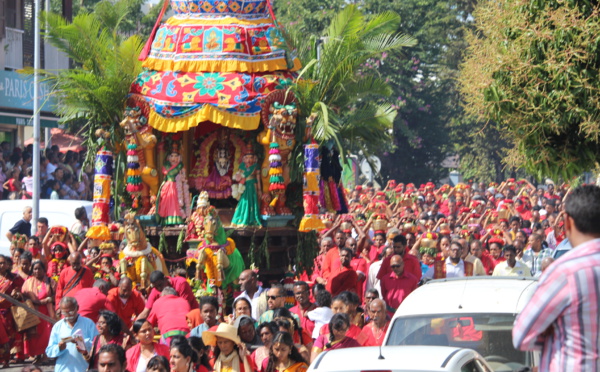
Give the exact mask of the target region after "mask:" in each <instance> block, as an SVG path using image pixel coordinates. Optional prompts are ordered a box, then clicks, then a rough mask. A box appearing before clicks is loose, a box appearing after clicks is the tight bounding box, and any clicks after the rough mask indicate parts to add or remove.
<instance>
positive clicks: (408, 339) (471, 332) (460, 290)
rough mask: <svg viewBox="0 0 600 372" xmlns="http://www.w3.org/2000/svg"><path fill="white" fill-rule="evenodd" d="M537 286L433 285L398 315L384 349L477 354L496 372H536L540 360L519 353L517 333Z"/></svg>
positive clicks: (485, 280) (485, 281) (500, 281)
mask: <svg viewBox="0 0 600 372" xmlns="http://www.w3.org/2000/svg"><path fill="white" fill-rule="evenodd" d="M536 284H537V280H536V279H533V278H523V277H481V276H477V277H468V278H453V279H440V280H432V281H429V282H427V283H426V284H424V285H422V286H421V287H419V288H417V289H416V290H415V291H414V292H412V293H411V294H410V295H409V296H408V297H407V298H406V299H405V300H404V301H403V302H402V304H401V305H400V307H399V308H398V310H396V313H395V314H394V316H393V318H392V321H391V324H390V327H389V328H388V332H387V334H386V336H385V340H384V342H383V345H386V346H392V345H435V346H451V347H458V348H468V349H473V350H476V351H477V352H478V353H479V354H481V355H482V356H483V357H484V358H485V360H486V361H487V362H488V363H489V365H490V366H491V367H492V368H493V369H494V371H497V372H498V371H513V370H518V369H521V368H523V367H526V366H527V367H533V366H535V365H537V364H538V363H537V362H538V358H539V354H534V353H530V352H523V351H518V350H515V349H514V347H513V344H512V329H513V324H514V322H515V317H516V316H517V314H518V313H519V312H521V310H522V309H523V308H524V307H525V305H526V304H527V303H528V302H529V300H530V299H531V297H532V296H533V293H534V292H535V289H536V287H537V286H536Z"/></svg>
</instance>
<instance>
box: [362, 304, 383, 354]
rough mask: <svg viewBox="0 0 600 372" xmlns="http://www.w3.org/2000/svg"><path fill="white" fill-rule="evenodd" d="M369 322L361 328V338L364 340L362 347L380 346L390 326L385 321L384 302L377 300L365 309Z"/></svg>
mask: <svg viewBox="0 0 600 372" xmlns="http://www.w3.org/2000/svg"><path fill="white" fill-rule="evenodd" d="M367 310H368V312H369V315H370V317H371V322H369V324H367V325H366V326H364V327H363V329H362V332H361V334H362V335H361V336H362V338H364V339H366V341H365V343H364V344H363V346H381V345H382V344H383V339H384V338H385V334H386V332H387V329H388V327H389V325H390V322H389V321H388V319H387V311H386V305H385V302H384V301H383V300H381V299H379V298H376V299H374V300H373V301H371V303H370V304H369V306H368V307H367Z"/></svg>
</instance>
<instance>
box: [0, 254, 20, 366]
mask: <svg viewBox="0 0 600 372" xmlns="http://www.w3.org/2000/svg"><path fill="white" fill-rule="evenodd" d="M11 266H12V259H11V258H10V257H8V256H5V255H0V293H3V294H5V295H8V296H12V297H20V294H21V286H23V279H21V277H19V276H18V275H15V274H13V273H11V272H10V267H11ZM11 306H12V304H11V303H10V302H8V301H7V300H5V299H4V298H0V315H2V316H0V327H2V328H4V330H5V332H6V335H7V336H8V343H5V344H3V345H0V363H2V366H3V367H8V362H9V361H10V349H11V348H12V346H13V343H14V342H15V335H16V333H17V329H16V327H15V322H14V320H13V316H12V313H11V311H10V308H11Z"/></svg>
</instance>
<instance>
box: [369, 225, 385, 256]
mask: <svg viewBox="0 0 600 372" xmlns="http://www.w3.org/2000/svg"><path fill="white" fill-rule="evenodd" d="M373 243H374V244H373V245H372V246H371V248H370V249H369V260H371V262H374V261H377V260H378V259H379V257H380V256H381V255H382V254H383V249H384V248H385V234H384V233H382V232H378V233H375V235H374V236H373Z"/></svg>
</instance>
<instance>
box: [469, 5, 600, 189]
mask: <svg viewBox="0 0 600 372" xmlns="http://www.w3.org/2000/svg"><path fill="white" fill-rule="evenodd" d="M599 13H600V7H599V6H598V4H597V2H593V1H588V0H565V1H558V0H545V1H541V0H531V1H530V0H507V1H502V2H496V1H483V2H481V3H480V4H479V5H478V7H477V9H476V11H475V13H474V15H475V19H476V20H477V30H476V32H473V33H471V34H470V35H469V37H468V41H469V48H468V56H467V59H466V61H465V63H464V65H463V67H462V74H461V76H460V83H461V91H462V93H463V94H464V96H465V100H466V102H467V106H466V107H467V109H468V113H469V114H471V115H472V116H473V117H474V118H476V119H477V120H479V121H481V122H486V121H490V123H491V124H492V125H495V126H496V128H497V130H498V131H500V132H504V133H507V134H508V135H509V139H510V141H511V142H512V145H513V146H514V147H513V148H512V149H511V150H510V152H509V153H508V154H507V156H506V161H507V162H508V164H510V165H512V166H515V167H523V168H524V169H525V170H526V171H527V172H529V173H531V174H533V175H535V176H537V177H538V178H542V177H545V176H550V177H554V178H557V177H558V176H562V177H563V178H564V179H568V178H571V177H572V176H575V175H578V174H580V173H582V172H584V171H587V170H590V169H592V168H594V167H595V165H596V164H597V159H598V154H599V151H600V122H599V121H598V117H599V114H600V94H599V93H600V92H599V89H600V80H599V79H600V78H599V73H600V70H599V68H600V53H599V51H600V39H599V38H598V35H599V34H600V18H599V17H598V16H599Z"/></svg>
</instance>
